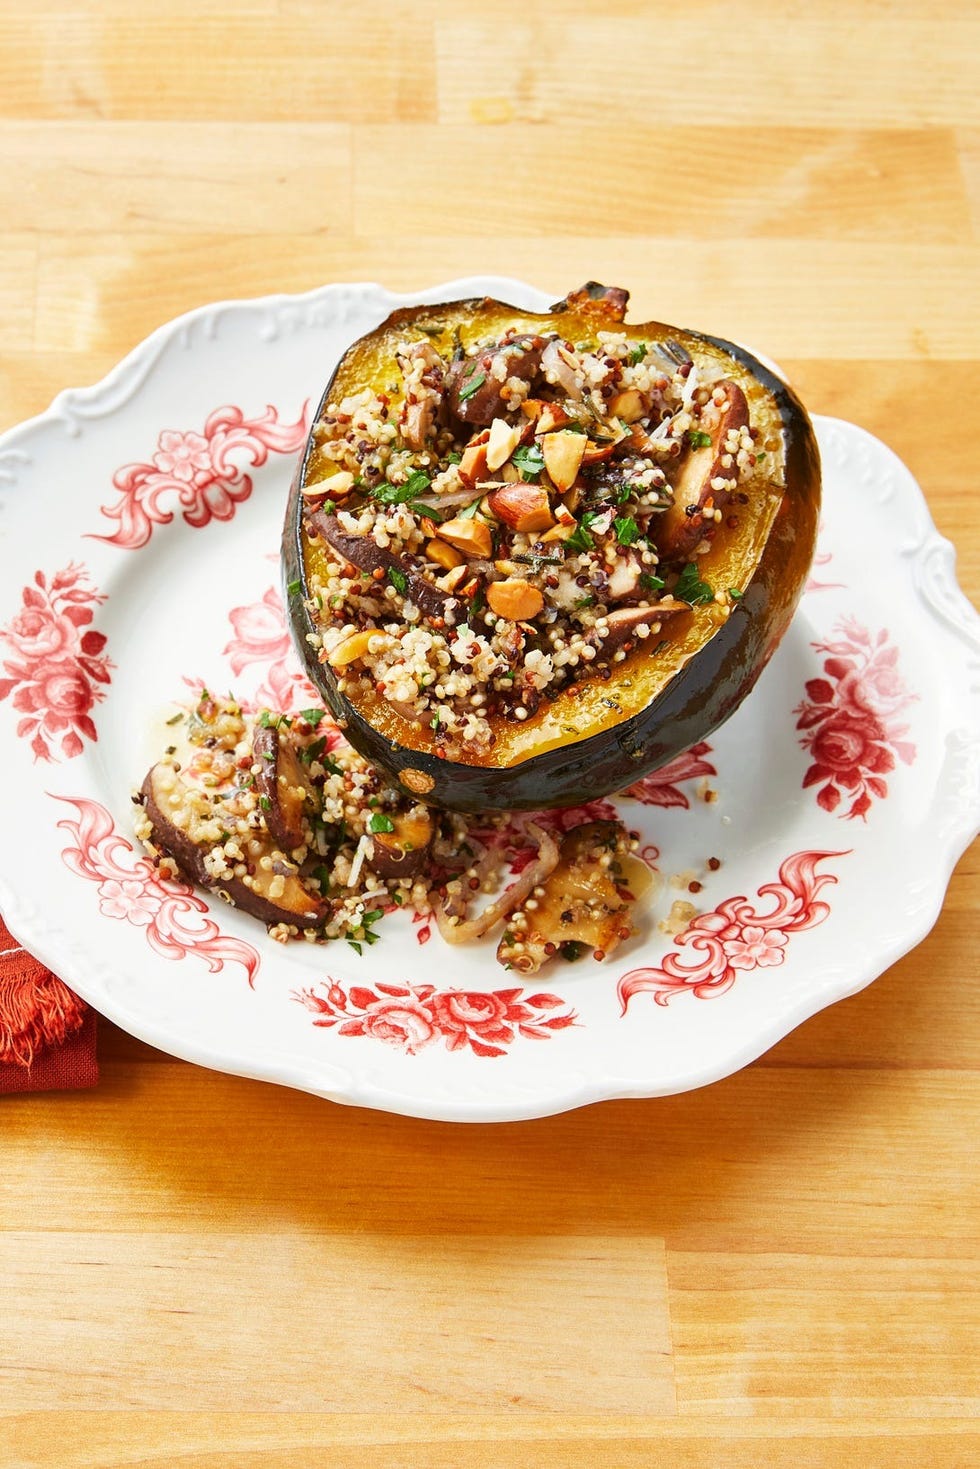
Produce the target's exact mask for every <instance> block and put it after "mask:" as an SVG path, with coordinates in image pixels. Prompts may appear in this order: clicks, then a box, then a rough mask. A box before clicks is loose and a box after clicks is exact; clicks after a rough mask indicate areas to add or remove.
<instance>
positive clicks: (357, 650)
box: [327, 627, 387, 668]
mask: <svg viewBox="0 0 980 1469" xmlns="http://www.w3.org/2000/svg"><path fill="white" fill-rule="evenodd" d="M372 638H379V639H380V640H381V643H382V644H383V643H384V642H386V641H387V634H385V633H379V632H378V629H377V628H376V627H366V628H364V629H362V631H361V632H355V633H351V635H350V637H349V638H344V641H343V642H342V643H338V644H337V646H336V648H334V650H333V652H332V653H328V654H327V662H328V663H329V664H330V667H331V668H346V667H347V665H348V664H349V663H356V662H357V661H358V659H359V658H365V657H367V654H368V652H369V651H370V648H369V644H370V642H371V639H372Z"/></svg>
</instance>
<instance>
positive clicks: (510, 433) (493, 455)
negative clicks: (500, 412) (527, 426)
mask: <svg viewBox="0 0 980 1469" xmlns="http://www.w3.org/2000/svg"><path fill="white" fill-rule="evenodd" d="M520 441H521V429H520V426H519V425H514V426H512V425H511V424H509V423H508V422H507V420H506V418H495V419H494V421H493V423H492V424H491V425H490V438H489V440H488V442H487V468H488V469H489V470H490V472H491V474H494V473H496V471H497V470H498V469H499V468H500V466H501V465H502V464H506V463H507V460H508V459H509V458H510V456H511V455H512V454H513V452H514V450H515V449H516V448H517V446H518V444H519V443H520Z"/></svg>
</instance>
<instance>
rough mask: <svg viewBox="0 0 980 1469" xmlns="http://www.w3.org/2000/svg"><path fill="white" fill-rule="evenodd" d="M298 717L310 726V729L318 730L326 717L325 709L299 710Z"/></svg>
mask: <svg viewBox="0 0 980 1469" xmlns="http://www.w3.org/2000/svg"><path fill="white" fill-rule="evenodd" d="M299 717H300V719H302V720H305V722H306V723H307V724H308V725H309V726H310V729H319V727H320V725H321V723H322V721H323V720H324V719H326V717H327V711H326V709H301V710H300V711H299Z"/></svg>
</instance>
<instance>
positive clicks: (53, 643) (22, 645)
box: [6, 607, 75, 662]
mask: <svg viewBox="0 0 980 1469" xmlns="http://www.w3.org/2000/svg"><path fill="white" fill-rule="evenodd" d="M74 631H75V629H74V626H73V624H72V623H70V622H66V621H65V619H64V618H60V617H57V616H56V615H55V614H54V613H53V612H52V611H51V609H50V608H49V607H25V608H24V609H23V610H22V611H20V612H18V613H17V616H16V617H15V618H13V620H12V621H11V623H10V625H9V626H8V628H7V630H6V640H7V642H8V643H10V645H11V647H12V648H13V650H14V652H15V653H19V654H20V656H21V657H22V658H26V659H28V660H29V661H31V662H33V661H34V659H35V658H52V657H54V655H55V654H56V653H60V652H61V651H62V649H64V648H67V647H69V646H70V644H71V640H72V636H73V634H74Z"/></svg>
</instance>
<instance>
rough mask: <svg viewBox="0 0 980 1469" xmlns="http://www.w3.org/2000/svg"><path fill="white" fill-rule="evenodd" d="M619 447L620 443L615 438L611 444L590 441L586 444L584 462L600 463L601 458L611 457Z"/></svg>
mask: <svg viewBox="0 0 980 1469" xmlns="http://www.w3.org/2000/svg"><path fill="white" fill-rule="evenodd" d="M618 448H619V444H618V442H617V441H615V440H614V441H613V442H612V443H611V444H592V443H589V444H588V445H586V449H585V453H584V454H583V455H582V463H583V464H598V462H599V460H600V459H611V458H612V456H613V454H615V452H616V450H617V449H618Z"/></svg>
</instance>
